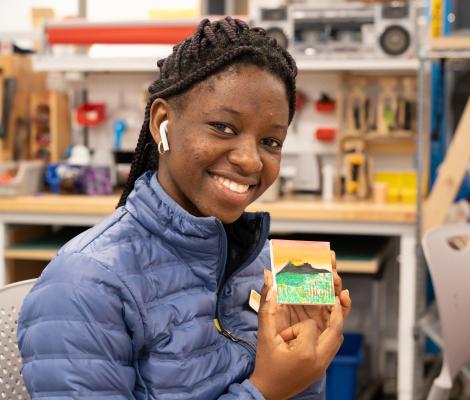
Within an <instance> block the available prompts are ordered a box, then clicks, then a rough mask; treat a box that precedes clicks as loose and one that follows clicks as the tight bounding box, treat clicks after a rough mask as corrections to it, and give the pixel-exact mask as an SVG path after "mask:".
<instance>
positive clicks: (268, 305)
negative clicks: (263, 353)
mask: <svg viewBox="0 0 470 400" xmlns="http://www.w3.org/2000/svg"><path fill="white" fill-rule="evenodd" d="M276 305H277V294H276V291H275V290H274V287H273V277H272V274H271V271H269V270H267V269H265V270H264V285H263V289H262V290H261V300H260V305H259V310H258V323H259V326H258V338H267V337H274V336H276V320H275V314H276Z"/></svg>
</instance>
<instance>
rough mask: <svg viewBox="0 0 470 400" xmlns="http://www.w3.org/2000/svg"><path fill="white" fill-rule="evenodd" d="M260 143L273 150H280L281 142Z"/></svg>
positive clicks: (272, 140)
mask: <svg viewBox="0 0 470 400" xmlns="http://www.w3.org/2000/svg"><path fill="white" fill-rule="evenodd" d="M262 143H263V144H264V145H265V146H268V147H270V148H272V149H274V150H281V149H282V142H280V141H279V140H276V139H263V140H262Z"/></svg>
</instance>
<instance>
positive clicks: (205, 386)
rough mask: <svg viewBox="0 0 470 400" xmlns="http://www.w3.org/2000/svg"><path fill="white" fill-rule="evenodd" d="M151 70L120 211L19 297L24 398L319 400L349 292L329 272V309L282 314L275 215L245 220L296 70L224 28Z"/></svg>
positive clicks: (263, 178) (72, 245)
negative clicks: (254, 302)
mask: <svg viewBox="0 0 470 400" xmlns="http://www.w3.org/2000/svg"><path fill="white" fill-rule="evenodd" d="M158 66H159V67H160V75H159V77H158V79H157V80H156V81H155V82H154V83H153V84H152V85H151V86H150V88H149V99H148V103H147V107H146V110H145V120H144V123H143V127H142V130H141V134H140V137H139V140H138V143H137V147H136V150H135V154H134V160H133V163H132V168H131V173H130V177H129V181H128V184H127V188H126V190H125V191H124V194H123V196H122V198H121V200H120V204H119V207H118V208H117V210H116V211H115V212H114V213H113V214H112V215H111V216H110V217H108V218H107V219H105V220H104V221H102V222H101V223H99V224H98V225H96V226H95V227H93V228H91V229H89V230H88V231H86V232H84V233H83V234H81V235H79V236H78V237H76V238H75V239H73V240H72V241H71V242H69V243H67V244H66V245H65V246H64V247H63V248H62V249H61V250H60V251H59V253H58V255H57V256H56V257H55V258H54V259H53V260H52V261H51V263H50V264H49V265H48V267H47V268H46V269H45V271H44V272H43V274H42V275H41V277H40V278H39V279H38V281H37V283H36V285H35V287H34V288H33V290H32V291H31V293H30V294H29V295H28V297H27V298H26V300H25V302H24V305H23V307H22V310H21V314H20V320H19V327H18V340H19V347H20V351H21V355H22V357H23V363H24V369H23V376H24V380H25V383H26V386H27V388H28V390H29V392H30V393H31V396H32V397H33V399H36V398H37V399H39V398H41V399H48V398H51V399H52V398H53V399H69V398H90V399H91V398H93V399H108V400H109V399H201V400H209V399H285V398H289V397H293V396H295V395H299V397H298V398H304V399H323V398H324V379H323V375H324V372H325V369H326V367H327V366H328V364H329V362H330V361H331V359H332V358H333V357H334V355H335V353H336V351H337V350H338V348H339V346H340V344H341V341H342V329H343V318H344V317H346V316H347V314H348V312H349V309H350V304H351V302H350V299H349V295H348V292H347V291H342V290H341V280H340V279H339V277H338V276H337V275H336V276H335V286H336V287H335V290H336V293H337V296H338V302H337V305H336V306H335V307H333V308H332V309H328V308H326V307H312V306H311V307H287V306H280V305H278V304H277V301H276V293H275V292H274V291H273V290H272V289H271V288H272V277H271V275H270V274H269V273H268V272H265V273H264V275H265V278H264V281H265V285H264V286H263V287H262V282H263V268H265V267H267V266H269V265H270V261H269V251H268V247H267V235H268V231H269V216H268V215H267V214H266V213H245V212H244V210H245V208H246V206H247V205H248V204H250V203H251V202H253V201H254V200H256V198H257V197H259V196H260V195H261V194H262V193H263V192H264V191H265V190H266V189H267V188H268V187H269V186H270V185H271V184H272V183H273V181H274V180H275V179H276V177H277V175H278V173H279V165H280V160H281V149H282V143H283V141H284V139H285V137H286V133H287V127H288V125H289V123H290V121H291V120H292V117H293V114H294V109H295V76H296V66H295V63H294V61H293V59H292V57H291V56H290V55H289V54H288V53H287V52H286V51H285V50H283V49H282V48H280V47H279V46H278V45H277V44H276V42H275V40H274V39H271V38H268V37H267V36H266V35H265V33H264V31H263V30H261V29H249V27H248V26H247V25H246V24H245V23H244V22H242V21H239V20H234V19H231V18H229V17H227V18H225V19H223V20H220V21H215V22H209V21H208V20H204V21H202V22H201V24H200V25H199V28H198V29H197V31H196V32H195V34H194V35H193V36H191V37H189V38H187V39H186V40H184V41H183V42H181V43H180V44H178V45H177V46H175V47H174V49H173V53H172V54H171V55H170V56H169V57H167V58H166V59H163V60H160V61H159V62H158ZM250 289H256V290H262V301H261V307H260V310H259V314H258V315H257V314H256V313H255V312H254V311H252V310H251V309H250V308H249V307H248V297H249V293H250ZM258 325H259V328H258ZM256 342H257V345H256V344H255V343H256Z"/></svg>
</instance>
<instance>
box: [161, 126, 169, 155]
mask: <svg viewBox="0 0 470 400" xmlns="http://www.w3.org/2000/svg"><path fill="white" fill-rule="evenodd" d="M167 125H168V120H165V121H163V122H162V123H161V124H160V138H161V139H162V140H161V142H160V143H158V152H159V153H160V154H163V153H166V152H168V151H170V146H169V145H168V137H167V135H168V130H167V128H166V126H167ZM161 147H163V149H161Z"/></svg>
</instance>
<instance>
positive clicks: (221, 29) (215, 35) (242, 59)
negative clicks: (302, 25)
mask: <svg viewBox="0 0 470 400" xmlns="http://www.w3.org/2000/svg"><path fill="white" fill-rule="evenodd" d="M234 64H238V65H239V64H250V65H255V66H258V67H259V68H261V69H263V70H266V71H268V72H270V73H272V74H273V75H275V76H277V77H279V78H280V79H281V80H282V81H283V82H284V84H285V86H286V92H287V97H288V101H289V123H290V122H291V120H292V117H293V116H294V112H295V77H296V75H297V67H296V64H295V61H294V59H293V58H292V56H291V55H290V54H289V53H288V52H287V51H286V50H284V49H283V48H282V47H281V46H279V45H278V44H277V42H276V39H274V38H271V37H269V36H266V32H265V31H264V29H262V28H249V26H248V25H247V24H246V23H245V22H244V21H241V20H238V19H233V18H231V17H226V18H224V19H221V20H218V21H213V22H210V21H209V20H208V19H204V20H202V21H201V22H200V24H199V26H198V28H197V30H196V32H195V33H194V34H193V35H192V36H190V37H188V38H187V39H185V40H183V41H182V42H180V43H178V44H177V45H176V46H174V47H173V52H172V54H170V55H169V56H168V57H167V58H164V59H161V60H159V61H158V62H157V65H158V67H159V69H160V75H159V77H158V79H157V80H155V81H154V82H153V83H152V84H151V85H150V87H149V89H148V94H149V96H148V101H147V105H146V107H145V118H144V122H143V124H142V129H141V131H140V136H139V139H138V141H137V146H136V148H135V151H134V156H133V159H132V164H131V170H130V173H129V178H128V180H127V183H126V187H125V189H124V192H123V194H122V196H121V199H120V200H119V204H118V207H119V206H121V205H124V204H125V203H126V199H127V196H128V195H129V193H130V192H131V191H132V189H133V188H134V183H135V181H136V179H137V178H139V176H140V175H142V174H143V173H144V172H146V171H148V170H151V169H157V167H158V155H157V154H158V152H157V146H156V143H155V141H154V140H153V137H152V135H151V133H150V128H149V123H150V109H151V107H152V103H153V102H154V101H155V99H157V98H163V99H167V100H169V101H173V102H175V105H177V106H178V105H179V106H181V103H182V102H184V93H185V92H187V91H188V90H189V89H190V88H191V87H192V86H193V85H194V84H196V83H198V82H201V81H203V80H204V79H206V78H207V77H209V76H210V75H213V74H214V73H216V72H219V71H220V70H222V69H224V68H226V67H228V66H229V65H234Z"/></svg>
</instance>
